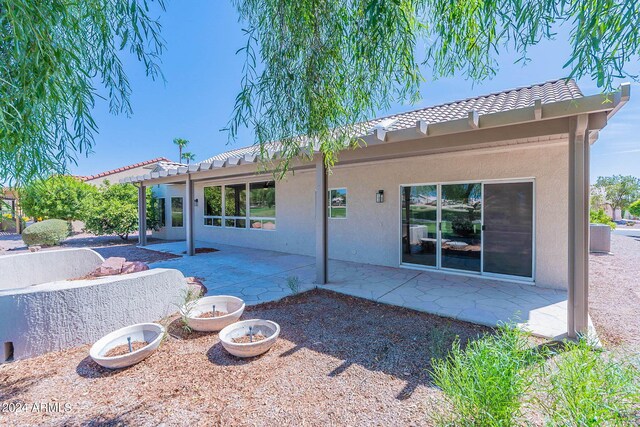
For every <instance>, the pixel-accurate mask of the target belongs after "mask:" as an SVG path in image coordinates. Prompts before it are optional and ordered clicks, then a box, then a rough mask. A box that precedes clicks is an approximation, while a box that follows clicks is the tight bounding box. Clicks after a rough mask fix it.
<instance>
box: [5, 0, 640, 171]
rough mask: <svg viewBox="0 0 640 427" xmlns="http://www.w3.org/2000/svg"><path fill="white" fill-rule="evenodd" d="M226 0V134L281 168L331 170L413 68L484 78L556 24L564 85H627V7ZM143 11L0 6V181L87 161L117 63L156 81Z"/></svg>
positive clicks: (579, 1) (601, 1)
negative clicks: (97, 108)
mask: <svg viewBox="0 0 640 427" xmlns="http://www.w3.org/2000/svg"><path fill="white" fill-rule="evenodd" d="M231 1H232V2H233V4H234V5H235V6H236V7H237V10H238V12H239V17H240V19H241V20H242V21H243V22H244V23H245V24H246V30H245V31H246V45H245V46H244V47H243V48H242V49H241V50H240V52H241V53H242V54H244V55H245V56H246V63H245V66H244V71H243V74H242V77H241V85H242V86H241V91H240V93H239V94H238V96H237V98H236V103H235V107H234V111H233V114H232V117H231V120H230V121H229V124H228V131H229V136H230V138H231V139H234V138H236V137H237V136H238V131H239V129H240V128H242V127H244V126H247V127H249V128H250V129H251V130H253V131H254V132H255V135H256V141H255V142H256V143H257V144H258V145H259V146H260V148H261V152H262V154H265V152H266V150H267V148H268V146H267V144H268V143H269V142H271V141H280V143H281V145H280V147H278V149H279V150H280V151H281V152H282V154H283V156H284V159H285V161H284V162H283V163H282V164H281V170H284V169H286V167H287V166H288V164H289V160H291V159H292V158H294V157H296V156H298V155H300V151H301V148H304V145H305V144H307V142H308V141H312V142H313V143H314V148H317V149H320V151H322V152H323V153H324V154H325V158H326V162H327V164H328V165H329V166H331V165H332V164H333V163H334V162H335V161H336V159H337V157H336V156H337V152H338V151H339V150H340V149H343V148H344V147H345V146H353V145H355V143H354V141H353V140H352V136H353V135H354V134H357V133H358V132H361V131H362V129H356V128H355V127H354V126H352V125H350V124H353V123H357V122H360V121H363V120H365V119H367V118H369V117H371V116H373V115H375V114H376V112H377V111H379V110H381V109H385V108H387V107H388V106H389V104H390V103H391V102H405V101H414V100H416V99H417V97H418V90H419V85H420V83H421V82H422V81H423V80H424V77H425V76H424V75H425V73H426V70H431V73H432V76H433V77H435V78H437V77H443V76H451V75H454V74H455V75H461V76H463V77H465V78H470V79H473V80H476V81H478V80H482V79H485V78H488V77H491V76H493V75H494V74H495V73H496V71H497V67H498V64H497V61H496V58H497V55H498V52H499V51H501V50H503V49H504V48H505V47H509V48H511V49H512V50H515V51H516V52H518V53H519V55H520V59H521V60H523V61H525V62H526V60H527V51H528V49H529V48H530V47H531V46H533V45H535V44H537V43H539V42H540V41H541V40H544V39H551V38H553V37H554V36H555V34H554V29H555V28H557V27H558V26H559V25H564V26H565V27H569V28H570V29H571V30H570V40H569V41H570V43H571V45H572V52H571V53H570V55H569V57H567V61H566V68H567V74H568V75H569V76H570V77H574V78H580V77H583V76H590V77H591V78H592V79H593V80H595V81H596V82H597V84H598V86H599V87H601V88H602V90H603V91H610V90H611V89H612V84H613V81H614V79H615V78H618V77H631V78H635V75H631V74H630V73H629V72H627V71H626V68H625V67H626V66H628V65H629V64H634V65H635V64H636V63H637V59H638V53H639V50H640V35H639V33H638V28H640V2H638V1H634V0H626V1H624V0H623V1H615V0H557V1H552V0H539V1H522V0H296V1H293V0H231ZM152 3H155V5H158V6H159V8H160V9H164V4H163V0H158V1H157V2H153V0H110V1H100V0H85V1H80V2H76V1H71V0H47V1H34V0H0V93H1V94H2V96H1V97H0V181H9V183H11V181H15V180H16V179H17V178H18V177H19V178H20V180H21V181H23V182H24V181H28V180H30V179H32V178H33V177H35V176H42V175H45V174H46V173H49V172H58V173H64V171H65V168H66V166H67V165H68V164H69V163H72V162H74V161H75V157H76V156H77V155H78V154H80V153H86V152H88V151H90V150H91V147H92V145H93V135H94V133H95V131H96V129H97V124H96V123H95V122H94V120H93V118H92V115H91V110H92V107H93V105H94V101H95V98H96V97H97V96H104V97H105V98H106V99H108V101H109V105H110V108H111V111H113V112H114V113H118V112H124V113H129V112H130V111H131V106H130V104H129V95H130V87H129V84H128V81H127V77H126V74H125V72H124V69H123V66H122V63H121V60H120V56H119V54H120V53H121V52H122V51H123V50H129V51H130V52H131V53H132V54H133V55H134V56H135V57H137V58H138V59H139V60H140V61H141V62H142V63H143V64H144V66H145V68H146V71H147V74H148V75H150V76H151V77H157V76H159V69H158V67H157V60H158V55H159V54H160V53H161V52H162V49H163V42H162V39H161V38H160V25H159V23H158V21H157V20H156V19H155V18H154V17H152V13H153V12H152V11H151V10H152V8H150V5H151V6H154V5H153V4H152ZM95 86H99V87H100V88H101V91H102V92H104V93H101V92H100V91H99V90H98V88H96V87H95ZM300 135H307V137H306V138H304V139H303V138H301V137H299V136H300Z"/></svg>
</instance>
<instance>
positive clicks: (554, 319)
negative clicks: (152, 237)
mask: <svg viewBox="0 0 640 427" xmlns="http://www.w3.org/2000/svg"><path fill="white" fill-rule="evenodd" d="M196 247H198V248H200V247H214V248H215V249H217V250H218V251H217V252H211V253H202V254H198V255H196V256H186V257H182V258H176V259H171V260H167V261H160V262H156V263H153V264H152V266H153V267H162V268H175V269H178V270H180V271H182V272H183V274H184V275H185V276H196V277H199V278H201V279H204V283H205V285H206V286H207V288H208V290H209V294H217V295H221V294H223V295H234V296H238V297H240V298H243V299H244V300H245V301H246V302H247V303H248V304H258V303H262V302H269V301H275V300H278V299H281V298H284V297H285V296H288V295H291V292H292V291H291V289H290V288H289V286H288V283H287V282H288V278H291V277H297V278H298V279H299V290H300V291H301V292H302V291H305V290H308V289H312V288H314V287H316V286H317V287H320V288H323V289H329V290H333V291H335V292H339V293H343V294H347V295H352V296H356V297H361V298H366V299H369V300H373V301H377V302H381V303H385V304H392V305H398V306H402V307H407V308H411V309H415V310H418V311H424V312H427V313H433V314H437V315H440V316H444V317H451V318H454V319H459V320H465V321H469V322H473V323H477V324H481V325H487V326H496V324H498V323H499V322H507V321H509V320H517V321H518V322H519V323H522V324H524V325H525V326H526V328H527V329H528V330H530V331H531V332H532V333H533V334H534V335H537V336H542V337H545V338H554V337H557V336H560V335H562V334H565V333H566V331H567V323H566V322H567V294H566V292H563V291H558V290H553V289H545V288H540V287H537V286H532V285H527V284H521V283H514V282H505V281H501V280H495V279H487V278H480V277H477V278H476V277H469V276H462V275H454V274H446V273H439V272H436V271H421V270H410V269H405V268H392V267H382V266H376V265H369V264H359V263H354V262H346V261H336V260H330V261H329V265H328V267H329V268H328V270H329V276H328V279H329V281H328V283H327V284H325V285H316V284H314V281H315V279H316V263H315V259H314V258H313V257H309V256H302V255H293V254H287V253H283V252H275V251H265V250H256V249H250V248H243V247H237V246H230V245H218V244H216V245H212V244H210V243H207V242H196ZM146 248H147V249H151V250H156V251H162V252H168V253H174V254H183V253H184V252H185V251H186V246H185V242H171V243H160V244H153V245H148V246H146Z"/></svg>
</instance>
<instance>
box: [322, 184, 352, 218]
mask: <svg viewBox="0 0 640 427" xmlns="http://www.w3.org/2000/svg"><path fill="white" fill-rule="evenodd" d="M334 190H344V194H345V195H347V196H348V195H349V190H348V189H347V187H335V188H329V189H328V190H327V202H328V203H327V206H328V208H329V211H328V212H327V217H328V218H329V219H337V220H340V219H347V218H348V217H349V207H348V204H349V199H347V202H346V203H345V204H344V216H339V217H332V216H331V210H332V207H331V199H330V197H331V192H332V191H334Z"/></svg>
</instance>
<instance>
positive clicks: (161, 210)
mask: <svg viewBox="0 0 640 427" xmlns="http://www.w3.org/2000/svg"><path fill="white" fill-rule="evenodd" d="M156 203H157V204H158V205H157V206H158V209H157V211H156V212H157V215H158V226H159V227H160V228H162V227H166V225H167V211H166V206H165V204H164V197H160V198H159V199H158V200H157V201H156Z"/></svg>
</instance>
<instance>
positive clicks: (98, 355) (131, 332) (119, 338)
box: [89, 323, 165, 369]
mask: <svg viewBox="0 0 640 427" xmlns="http://www.w3.org/2000/svg"><path fill="white" fill-rule="evenodd" d="M164 333H165V329H164V327H163V326H162V325H159V324H157V323H138V324H137V325H131V326H127V327H124V328H122V329H118V330H117V331H114V332H111V333H110V334H108V335H105V336H104V337H102V338H101V339H100V340H98V341H97V342H96V343H95V344H94V345H93V346H92V347H91V350H90V351H89V355H90V356H91V358H92V359H93V360H94V362H96V363H97V364H98V365H100V366H104V367H105V368H109V369H120V368H126V367H128V366H131V365H135V364H136V363H138V362H141V361H142V360H144V359H146V358H147V357H149V356H151V354H153V352H155V351H156V350H157V349H158V347H159V346H160V342H162V338H164ZM129 337H130V338H131V341H146V342H148V343H149V344H147V345H146V346H144V347H142V348H141V349H139V350H136V351H133V352H131V353H128V354H124V355H122V356H115V357H106V356H105V354H106V353H107V352H108V351H109V350H111V349H112V348H114V347H116V346H119V345H122V344H127V342H128V341H127V338H129Z"/></svg>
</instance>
